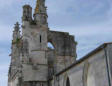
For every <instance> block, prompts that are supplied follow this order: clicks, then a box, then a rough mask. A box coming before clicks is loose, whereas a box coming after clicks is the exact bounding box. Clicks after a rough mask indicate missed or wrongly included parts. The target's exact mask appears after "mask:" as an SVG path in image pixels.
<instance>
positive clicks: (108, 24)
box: [0, 0, 112, 86]
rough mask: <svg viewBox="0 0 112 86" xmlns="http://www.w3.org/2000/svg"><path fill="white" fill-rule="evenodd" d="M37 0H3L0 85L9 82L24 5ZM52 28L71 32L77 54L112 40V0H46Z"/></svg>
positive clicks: (0, 36) (0, 23)
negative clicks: (16, 26)
mask: <svg viewBox="0 0 112 86" xmlns="http://www.w3.org/2000/svg"><path fill="white" fill-rule="evenodd" d="M35 2H36V0H8V1H5V0H0V86H7V72H8V67H9V63H10V57H9V56H8V55H9V54H10V52H11V51H10V47H11V39H12V31H13V27H14V24H15V22H16V21H19V22H20V23H21V16H22V6H23V5H24V4H30V5H31V6H32V7H33V9H34V7H35ZM46 5H47V7H48V16H49V17H48V22H49V27H50V29H51V30H58V31H64V32H69V33H70V34H72V35H75V40H76V41H77V42H78V46H77V53H78V58H80V57H82V56H84V55H85V54H87V53H88V52H90V51H91V50H93V49H95V48H96V47H97V46H99V45H100V44H102V43H104V42H111V41H112V0H47V1H46Z"/></svg>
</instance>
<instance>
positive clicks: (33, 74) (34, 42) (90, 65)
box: [8, 0, 112, 86]
mask: <svg viewBox="0 0 112 86" xmlns="http://www.w3.org/2000/svg"><path fill="white" fill-rule="evenodd" d="M46 9H47V7H46V6H45V0H37V2H36V7H35V11H34V13H33V17H32V7H31V6H30V5H28V4H26V5H24V6H23V15H22V25H21V28H22V32H20V26H19V23H18V22H17V23H16V24H15V26H14V31H13V38H12V46H11V54H10V56H11V62H10V67H9V71H8V86H112V43H104V44H102V45H101V46H99V47H98V48H96V49H95V50H93V51H91V52H90V53H88V54H87V55H85V56H84V57H83V58H81V59H79V60H76V59H77V53H76V46H77V42H76V40H75V38H74V36H73V35H70V34H69V33H68V32H60V31H52V30H50V28H49V27H48V22H47V18H48V15H47V11H46ZM49 44H51V45H52V47H50V46H49Z"/></svg>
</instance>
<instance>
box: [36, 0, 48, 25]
mask: <svg viewBox="0 0 112 86" xmlns="http://www.w3.org/2000/svg"><path fill="white" fill-rule="evenodd" d="M47 17H48V16H47V12H46V6H45V0H37V3H36V7H35V12H34V20H35V21H36V23H37V24H41V25H47Z"/></svg>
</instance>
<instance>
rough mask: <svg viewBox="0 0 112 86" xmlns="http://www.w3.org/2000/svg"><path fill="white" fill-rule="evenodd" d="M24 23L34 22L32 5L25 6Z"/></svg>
mask: <svg viewBox="0 0 112 86" xmlns="http://www.w3.org/2000/svg"><path fill="white" fill-rule="evenodd" d="M22 21H32V7H31V6H30V5H24V6H23V16H22Z"/></svg>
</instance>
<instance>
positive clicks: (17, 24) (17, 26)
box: [14, 22, 20, 31]
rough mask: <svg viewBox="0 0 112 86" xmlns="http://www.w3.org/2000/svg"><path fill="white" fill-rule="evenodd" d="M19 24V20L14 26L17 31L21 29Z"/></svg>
mask: <svg viewBox="0 0 112 86" xmlns="http://www.w3.org/2000/svg"><path fill="white" fill-rule="evenodd" d="M19 25H20V24H19V23H18V22H16V24H15V27H14V28H15V30H16V31H19Z"/></svg>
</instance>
